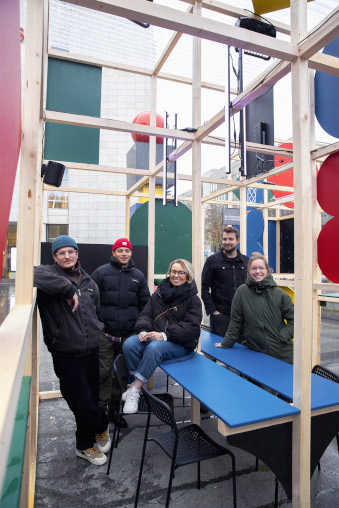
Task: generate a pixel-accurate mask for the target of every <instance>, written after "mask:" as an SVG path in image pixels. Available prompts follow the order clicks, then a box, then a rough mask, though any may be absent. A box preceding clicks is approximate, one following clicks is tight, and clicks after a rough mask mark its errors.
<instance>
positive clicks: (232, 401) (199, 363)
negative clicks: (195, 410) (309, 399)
mask: <svg viewBox="0 0 339 508" xmlns="http://www.w3.org/2000/svg"><path fill="white" fill-rule="evenodd" d="M187 358H188V359H187V360H186V361H182V360H184V358H181V359H180V361H173V360H168V361H167V362H162V363H161V364H160V367H161V368H162V369H163V370H164V371H165V372H166V373H167V374H168V375H169V376H170V377H171V378H173V379H174V380H175V381H177V382H178V383H179V384H180V385H181V386H183V387H184V388H185V389H186V390H187V391H188V392H189V393H191V395H192V396H193V397H195V398H196V399H197V400H199V402H201V403H202V404H203V405H204V406H206V407H207V408H208V409H209V410H210V411H211V412H212V413H214V414H215V415H216V416H217V417H218V418H219V419H220V420H222V421H223V422H225V423H226V424H227V425H228V426H229V427H231V428H234V427H240V426H242V425H249V424H252V423H258V422H263V421H267V420H272V419H276V418H281V417H284V416H291V415H296V414H298V413H299V412H300V411H299V410H298V409H296V408H294V407H293V406H291V405H289V404H288V403H286V402H284V401H283V400H281V399H279V398H278V397H275V396H274V395H272V394H270V393H268V392H266V391H265V390H262V389H261V388H259V387H257V386H255V385H253V384H252V383H250V382H248V381H246V380H245V379H243V378H241V377H240V376H237V375H236V374H233V373H232V372H230V371H229V370H227V369H225V368H224V367H222V366H221V365H217V364H216V363H214V362H212V361H211V360H209V359H208V358H206V357H203V356H202V355H200V354H195V355H194V356H193V357H192V356H191V355H190V356H188V357H187Z"/></svg>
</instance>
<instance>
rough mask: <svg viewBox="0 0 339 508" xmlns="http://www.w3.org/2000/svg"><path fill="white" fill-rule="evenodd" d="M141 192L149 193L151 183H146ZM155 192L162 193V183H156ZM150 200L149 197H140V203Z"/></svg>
mask: <svg viewBox="0 0 339 508" xmlns="http://www.w3.org/2000/svg"><path fill="white" fill-rule="evenodd" d="M140 191H141V192H143V193H144V194H148V192H149V185H148V183H147V184H146V185H144V186H143V187H142V189H140ZM155 193H156V194H162V185H156V186H155ZM147 201H148V197H147V198H139V199H138V203H147Z"/></svg>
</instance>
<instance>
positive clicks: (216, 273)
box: [201, 249, 249, 315]
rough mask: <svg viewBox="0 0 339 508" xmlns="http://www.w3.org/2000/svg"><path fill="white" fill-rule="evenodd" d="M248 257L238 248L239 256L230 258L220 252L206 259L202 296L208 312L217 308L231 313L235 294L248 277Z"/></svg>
mask: <svg viewBox="0 0 339 508" xmlns="http://www.w3.org/2000/svg"><path fill="white" fill-rule="evenodd" d="M248 259H249V258H248V257H247V256H245V255H244V254H241V252H240V251H239V249H237V257H235V258H229V257H227V256H226V254H224V252H223V250H222V249H221V250H220V252H217V253H216V254H213V255H212V256H209V257H208V258H207V259H206V262H205V265H204V268H203V271H202V276H201V298H202V301H203V302H204V305H205V310H206V314H207V315H209V314H213V312H215V311H216V310H217V311H218V312H221V313H226V314H229V313H230V312H231V305H232V300H233V296H234V294H235V292H236V290H237V289H238V287H239V286H241V284H244V282H245V280H246V277H247V270H246V269H247V264H248Z"/></svg>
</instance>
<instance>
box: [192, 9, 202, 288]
mask: <svg viewBox="0 0 339 508" xmlns="http://www.w3.org/2000/svg"><path fill="white" fill-rule="evenodd" d="M201 10H202V9H201V0H196V1H195V4H194V13H195V14H197V15H201ZM192 93H193V97H192V102H193V104H192V105H193V108H192V115H193V118H192V124H193V127H196V128H197V127H200V125H201V39H199V38H198V37H195V38H194V39H193V85H192ZM201 218H202V206H201V141H194V142H193V147H192V263H193V267H194V272H195V281H196V283H197V286H198V290H199V292H200V293H201V270H202V258H201V245H202V244H203V237H202V231H201Z"/></svg>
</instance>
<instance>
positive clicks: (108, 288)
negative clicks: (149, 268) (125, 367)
mask: <svg viewBox="0 0 339 508" xmlns="http://www.w3.org/2000/svg"><path fill="white" fill-rule="evenodd" d="M112 254H113V255H112V257H111V260H110V263H107V264H106V265H103V266H100V267H99V268H97V269H96V270H95V271H94V272H93V273H92V279H93V280H94V282H96V283H97V285H98V288H99V291H100V302H101V311H100V315H99V319H100V321H102V322H103V323H104V330H103V334H102V337H101V341H100V350H99V363H100V389H99V404H100V406H101V407H103V408H104V409H105V410H107V408H108V416H109V418H110V420H111V421H113V422H115V421H116V419H117V417H118V409H119V397H120V389H119V385H118V383H117V380H116V379H115V376H114V374H113V361H114V359H115V358H116V357H117V356H118V354H120V353H122V345H123V342H124V340H125V339H127V337H129V336H130V335H133V333H134V325H135V322H136V320H137V319H138V317H139V314H140V312H141V311H142V309H143V308H144V306H145V305H146V303H147V300H148V299H149V297H150V292H149V289H148V286H147V282H146V279H145V276H144V274H143V273H142V272H141V271H140V270H138V269H137V268H135V265H134V261H133V259H132V244H131V242H130V241H129V240H128V239H127V238H119V239H118V240H117V241H116V242H115V243H114V245H113V248H112ZM120 426H121V427H127V422H126V420H123V421H122V422H121V423H120Z"/></svg>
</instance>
